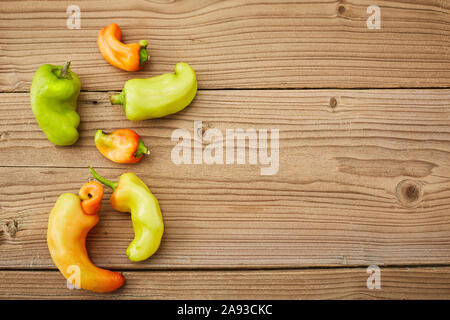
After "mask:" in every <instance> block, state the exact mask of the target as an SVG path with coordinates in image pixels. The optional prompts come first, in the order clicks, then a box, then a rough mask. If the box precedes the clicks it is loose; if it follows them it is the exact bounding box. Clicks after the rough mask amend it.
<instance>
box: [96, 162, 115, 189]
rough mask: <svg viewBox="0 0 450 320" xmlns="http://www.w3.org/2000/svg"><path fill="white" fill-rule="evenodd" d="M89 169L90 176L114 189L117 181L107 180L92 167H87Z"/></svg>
mask: <svg viewBox="0 0 450 320" xmlns="http://www.w3.org/2000/svg"><path fill="white" fill-rule="evenodd" d="M89 171H90V172H91V174H92V176H93V177H94V179H95V180H97V181H99V182H101V183H102V184H104V185H105V186H107V187H110V188H111V189H113V191H114V190H116V188H117V185H118V183H117V182H112V181H109V180H107V179H105V178H103V177H102V176H101V175H99V174H98V173H97V172H96V171H95V170H94V168H92V167H89Z"/></svg>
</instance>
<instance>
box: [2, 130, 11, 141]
mask: <svg viewBox="0 0 450 320" xmlns="http://www.w3.org/2000/svg"><path fill="white" fill-rule="evenodd" d="M8 137H9V132H8V131H3V132H0V140H4V139H7V138H8Z"/></svg>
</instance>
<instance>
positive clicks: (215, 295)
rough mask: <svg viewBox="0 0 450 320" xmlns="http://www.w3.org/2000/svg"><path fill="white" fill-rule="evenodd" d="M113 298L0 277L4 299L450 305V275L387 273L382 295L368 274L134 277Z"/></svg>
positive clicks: (32, 275) (52, 274) (444, 271)
mask: <svg viewBox="0 0 450 320" xmlns="http://www.w3.org/2000/svg"><path fill="white" fill-rule="evenodd" d="M124 276H125V278H126V283H125V285H124V287H123V288H121V289H119V290H118V291H116V292H113V293H110V294H96V293H92V292H88V291H85V290H69V289H67V287H66V282H65V279H64V278H63V277H62V276H61V274H60V273H59V272H57V271H33V272H27V271H0V283H1V286H0V299H55V298H57V299H448V297H449V295H450V269H449V268H448V267H446V268H412V269H410V268H382V269H381V289H379V290H377V289H372V290H369V289H368V288H367V278H368V276H369V274H368V273H366V269H365V268H351V269H348V268H339V269H313V270H284V271H274V270H266V271H200V272H197V271H171V272H165V271H161V272H157V271H132V272H124Z"/></svg>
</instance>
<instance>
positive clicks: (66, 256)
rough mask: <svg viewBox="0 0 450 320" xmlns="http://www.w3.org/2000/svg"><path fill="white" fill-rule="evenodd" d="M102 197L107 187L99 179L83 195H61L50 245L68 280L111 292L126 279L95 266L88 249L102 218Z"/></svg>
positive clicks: (49, 235)
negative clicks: (88, 240)
mask: <svg viewBox="0 0 450 320" xmlns="http://www.w3.org/2000/svg"><path fill="white" fill-rule="evenodd" d="M102 198H103V186H102V185H101V184H100V183H98V182H96V181H92V182H88V183H86V184H85V185H84V186H83V187H81V189H80V192H79V196H77V195H75V194H73V193H64V194H62V195H60V196H59V198H58V200H57V201H56V203H55V206H54V207H53V209H52V211H51V212H50V216H49V218H48V230H47V244H48V249H49V251H50V255H51V257H52V259H53V262H54V263H55V264H56V266H57V267H58V269H59V271H61V273H62V274H63V276H64V278H66V279H67V280H68V282H70V283H72V284H73V285H75V286H77V285H79V288H83V289H86V290H90V291H95V292H110V291H113V290H116V289H118V288H120V287H121V286H122V285H123V284H124V282H125V278H124V277H123V276H122V274H120V273H119V272H113V271H109V270H106V269H101V268H98V267H97V266H95V265H94V264H93V263H92V261H91V260H90V259H89V256H88V254H87V250H86V237H87V235H88V232H89V231H90V230H91V229H92V228H93V227H94V226H95V225H96V224H97V223H98V221H99V217H98V214H97V212H98V211H99V210H100V206H101V201H102Z"/></svg>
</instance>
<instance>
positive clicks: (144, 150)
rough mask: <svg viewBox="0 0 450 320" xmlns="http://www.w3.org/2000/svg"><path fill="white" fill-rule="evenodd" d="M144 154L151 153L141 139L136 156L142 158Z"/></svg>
mask: <svg viewBox="0 0 450 320" xmlns="http://www.w3.org/2000/svg"><path fill="white" fill-rule="evenodd" d="M144 154H150V152H149V151H148V148H147V147H146V146H145V144H144V142H143V141H142V140H141V139H139V144H138V147H137V149H136V152H135V153H134V156H135V157H136V158H140V157H141V156H142V155H144Z"/></svg>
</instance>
